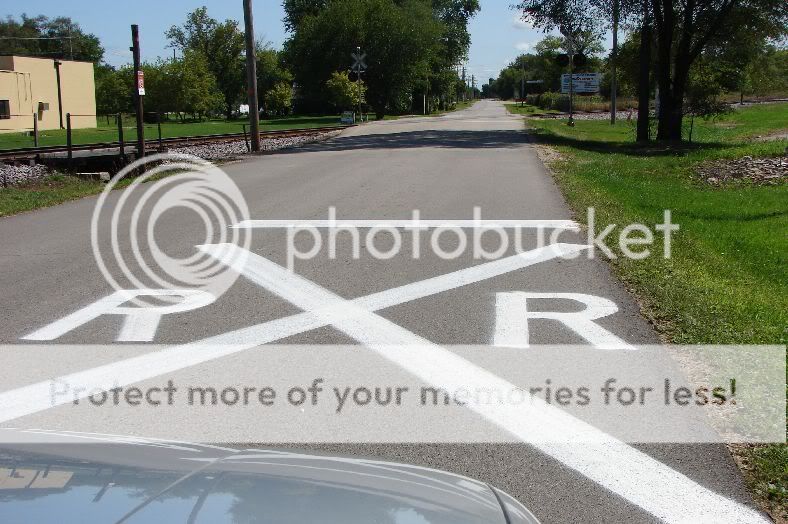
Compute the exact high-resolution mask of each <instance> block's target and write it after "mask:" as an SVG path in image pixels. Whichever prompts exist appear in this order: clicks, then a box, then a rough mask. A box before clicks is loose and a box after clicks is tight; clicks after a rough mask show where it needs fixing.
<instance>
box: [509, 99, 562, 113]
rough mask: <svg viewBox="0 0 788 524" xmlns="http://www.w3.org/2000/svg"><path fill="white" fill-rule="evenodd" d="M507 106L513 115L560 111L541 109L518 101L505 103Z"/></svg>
mask: <svg viewBox="0 0 788 524" xmlns="http://www.w3.org/2000/svg"><path fill="white" fill-rule="evenodd" d="M504 105H505V106H506V110H507V111H509V113H511V114H513V115H526V116H529V115H533V114H558V113H560V111H556V110H554V109H540V108H538V107H536V106H532V105H528V104H519V103H516V102H510V103H506V104H504Z"/></svg>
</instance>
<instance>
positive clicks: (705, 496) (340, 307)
mask: <svg viewBox="0 0 788 524" xmlns="http://www.w3.org/2000/svg"><path fill="white" fill-rule="evenodd" d="M235 249H236V251H237V253H236V254H237V257H236V260H245V263H244V264H243V265H241V264H236V263H234V262H233V260H232V259H228V255H229V253H228V249H226V247H219V246H204V247H203V251H204V252H206V253H208V254H213V253H216V255H217V259H219V260H222V261H223V262H229V263H230V265H231V266H232V267H233V268H234V269H235V270H237V271H239V272H241V273H242V274H243V275H244V276H245V277H247V278H248V279H250V280H252V281H253V282H255V283H256V284H258V285H260V286H262V287H264V288H265V289H267V290H268V291H271V292H272V293H275V294H276V295H279V296H280V297H282V298H284V299H285V300H288V301H289V302H291V303H293V304H294V305H295V306H297V307H299V308H302V309H304V310H305V311H309V312H312V313H314V314H315V315H317V316H318V317H319V318H320V319H321V321H322V322H324V323H326V324H330V325H332V326H333V327H334V328H336V329H338V330H340V331H342V332H343V333H345V334H346V335H348V336H350V337H352V338H354V339H356V340H357V341H359V342H361V343H362V344H364V345H365V346H366V347H368V348H369V349H371V350H373V351H375V352H376V353H377V354H379V355H380V356H382V357H384V358H386V359H387V360H389V361H391V362H393V363H394V364H396V365H398V366H399V367H401V368H402V369H404V370H406V371H408V372H409V373H411V374H412V375H414V376H416V377H418V378H420V379H421V380H424V381H425V382H427V383H428V384H431V385H433V386H435V387H441V388H444V389H445V390H447V391H449V392H451V391H458V390H466V391H468V390H469V391H484V390H493V391H511V390H512V389H515V386H514V385H512V384H510V383H508V382H507V381H505V380H503V379H501V378H500V377H498V376H496V375H494V374H492V373H490V372H489V371H487V370H485V369H483V368H480V367H478V366H476V365H475V364H473V363H471V362H468V361H467V360H465V359H463V358H461V357H459V356H458V355H456V354H454V353H452V352H451V351H448V350H446V349H444V348H442V347H440V346H438V345H436V344H433V343H432V342H430V341H428V340H426V339H424V338H422V337H420V336H418V335H415V334H414V333H412V332H410V331H408V330H406V329H404V328H402V327H401V326H398V325H397V324H394V323H393V322H391V321H389V320H387V319H385V318H383V317H380V316H379V315H377V314H375V313H372V312H370V311H369V310H367V309H365V308H363V307H361V306H359V305H358V304H357V303H354V302H352V301H349V300H345V299H343V298H342V297H339V296H338V295H336V294H334V293H332V292H330V291H328V290H326V289H324V288H322V287H320V286H318V285H317V284H315V283H313V282H311V281H309V280H307V279H305V278H303V277H301V276H299V275H296V274H295V273H292V272H290V271H288V270H287V269H285V268H283V267H282V266H279V265H278V264H276V263H274V262H272V261H270V260H268V259H265V258H263V257H260V256H259V255H255V254H247V253H246V252H244V251H242V250H241V248H235ZM242 255H243V256H242ZM466 406H467V407H468V408H469V409H471V410H473V411H474V412H476V413H478V414H479V415H481V416H483V417H484V418H486V419H487V420H489V421H490V422H492V423H494V424H496V425H497V426H499V427H501V428H503V429H505V430H506V431H508V432H509V433H511V434H512V435H514V436H516V437H517V438H518V439H520V440H522V441H524V442H527V443H529V444H531V445H533V446H534V447H536V448H537V449H539V450H540V451H542V452H544V453H546V454H547V455H550V456H551V457H553V458H555V459H557V460H559V461H560V462H562V463H563V464H565V465H567V466H569V467H570V468H572V469H574V470H575V471H577V472H579V473H580V474H582V475H584V476H586V477H588V478H589V479H591V480H593V481H594V482H596V483H598V484H600V485H602V486H604V487H606V488H607V489H609V490H611V491H613V492H614V493H616V494H618V495H620V496H621V497H623V498H625V499H627V500H629V501H630V502H632V503H634V504H636V505H637V506H639V507H641V508H643V509H644V510H645V511H647V512H649V513H651V514H652V515H654V516H656V517H657V518H660V519H662V520H664V521H666V522H682V523H683V522H692V523H702V522H703V523H705V522H708V523H715V524H716V523H718V522H760V523H762V522H768V521H767V520H766V519H765V518H764V517H763V516H761V515H760V514H759V513H758V512H756V511H754V510H752V509H750V508H748V507H746V506H744V505H741V504H738V503H736V502H734V501H732V500H729V499H727V498H726V497H723V496H721V495H719V494H717V493H714V492H713V491H711V490H709V489H707V488H705V487H704V486H702V485H700V484H698V483H697V482H695V481H693V480H692V479H690V478H689V477H687V476H685V475H683V474H681V473H679V472H677V471H675V470H673V469H671V468H670V467H668V466H666V465H665V464H662V463H661V462H659V461H657V460H655V459H653V458H652V457H650V456H649V455H647V454H645V453H642V452H640V451H638V450H636V449H635V448H633V447H631V446H628V445H626V444H625V443H623V442H621V441H620V440H617V439H615V438H613V437H611V436H610V435H607V434H606V433H604V432H602V431H600V430H599V429H597V428H595V427H594V426H591V425H589V424H587V423H585V422H583V421H581V420H578V419H576V418H574V417H572V416H571V415H569V414H568V413H566V412H564V411H562V410H560V409H558V408H555V407H553V406H551V405H549V404H547V403H546V402H544V401H540V400H538V399H535V401H534V402H533V403H532V404H530V405H529V404H518V405H512V404H511V403H505V404H499V405H491V404H486V403H476V404H474V403H473V402H468V403H467V404H466Z"/></svg>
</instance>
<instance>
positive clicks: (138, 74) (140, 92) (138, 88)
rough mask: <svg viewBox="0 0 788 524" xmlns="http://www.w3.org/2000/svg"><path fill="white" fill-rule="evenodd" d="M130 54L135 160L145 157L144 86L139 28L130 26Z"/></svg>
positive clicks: (135, 25) (134, 25)
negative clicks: (135, 135) (132, 74)
mask: <svg viewBox="0 0 788 524" xmlns="http://www.w3.org/2000/svg"><path fill="white" fill-rule="evenodd" d="M131 52H132V53H133V55H134V82H135V89H134V102H135V104H134V105H135V109H136V112H137V158H143V157H144V156H145V126H144V124H143V121H142V109H143V108H142V97H143V96H145V84H144V80H143V78H144V77H143V76H142V67H141V66H140V28H139V26H138V25H137V24H132V26H131Z"/></svg>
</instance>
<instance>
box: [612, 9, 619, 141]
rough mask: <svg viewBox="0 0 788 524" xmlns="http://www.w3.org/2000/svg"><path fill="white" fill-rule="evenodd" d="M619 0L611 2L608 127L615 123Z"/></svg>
mask: <svg viewBox="0 0 788 524" xmlns="http://www.w3.org/2000/svg"><path fill="white" fill-rule="evenodd" d="M618 18H619V0H613V54H612V56H611V63H610V125H615V123H616V91H617V90H618V85H617V82H616V62H617V61H618Z"/></svg>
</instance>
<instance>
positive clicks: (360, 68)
mask: <svg viewBox="0 0 788 524" xmlns="http://www.w3.org/2000/svg"><path fill="white" fill-rule="evenodd" d="M350 56H351V58H353V67H352V68H351V69H352V70H353V71H355V73H356V85H357V86H358V119H359V121H361V98H362V96H361V73H363V72H364V71H366V70H367V63H366V61H365V60H366V58H367V54H366V53H362V52H361V46H358V47H356V52H355V53H350Z"/></svg>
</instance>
